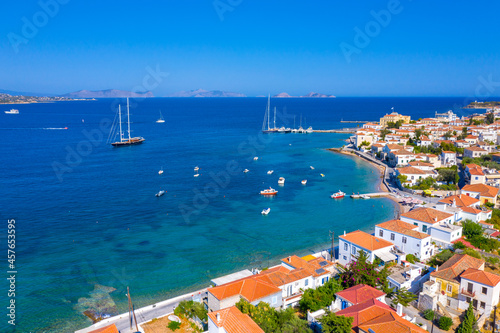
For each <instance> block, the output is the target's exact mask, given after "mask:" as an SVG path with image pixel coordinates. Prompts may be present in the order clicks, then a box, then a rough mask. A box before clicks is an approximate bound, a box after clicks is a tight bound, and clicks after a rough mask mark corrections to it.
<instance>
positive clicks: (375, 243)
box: [339, 230, 394, 251]
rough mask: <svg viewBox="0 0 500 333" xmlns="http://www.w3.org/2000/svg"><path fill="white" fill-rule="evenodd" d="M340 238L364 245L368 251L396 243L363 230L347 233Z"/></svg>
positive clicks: (360, 245) (357, 244)
mask: <svg viewBox="0 0 500 333" xmlns="http://www.w3.org/2000/svg"><path fill="white" fill-rule="evenodd" d="M339 238H341V239H343V240H346V241H348V242H350V243H351V244H355V245H356V246H359V247H362V248H363V249H366V250H368V251H375V250H378V249H383V248H384V247H389V246H393V245H394V244H392V243H391V242H389V241H386V240H384V239H379V238H377V237H375V236H372V235H370V234H367V233H366V232H364V231H361V230H356V231H353V232H350V233H348V234H347V235H342V236H340V237H339Z"/></svg>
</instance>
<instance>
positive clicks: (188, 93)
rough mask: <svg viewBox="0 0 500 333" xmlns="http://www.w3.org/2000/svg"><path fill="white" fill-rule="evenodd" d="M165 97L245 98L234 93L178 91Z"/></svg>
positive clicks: (199, 90) (202, 90) (198, 90)
mask: <svg viewBox="0 0 500 333" xmlns="http://www.w3.org/2000/svg"><path fill="white" fill-rule="evenodd" d="M166 97H246V96H245V95H243V94H240V93H235V92H227V91H221V90H211V91H209V90H204V89H197V90H189V91H179V92H176V93H174V94H172V95H168V96H166Z"/></svg>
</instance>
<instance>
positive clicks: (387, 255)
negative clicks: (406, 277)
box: [375, 252, 398, 262]
mask: <svg viewBox="0 0 500 333" xmlns="http://www.w3.org/2000/svg"><path fill="white" fill-rule="evenodd" d="M375 256H376V257H379V258H380V259H381V260H382V261H383V262H389V261H393V260H396V259H397V258H398V257H396V255H394V254H392V253H390V252H380V253H376V254H375Z"/></svg>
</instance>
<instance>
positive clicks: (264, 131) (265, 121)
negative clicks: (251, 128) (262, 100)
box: [262, 95, 278, 133]
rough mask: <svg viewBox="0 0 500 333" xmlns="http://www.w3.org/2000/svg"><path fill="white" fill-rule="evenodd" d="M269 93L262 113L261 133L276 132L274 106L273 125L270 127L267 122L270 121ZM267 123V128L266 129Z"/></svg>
mask: <svg viewBox="0 0 500 333" xmlns="http://www.w3.org/2000/svg"><path fill="white" fill-rule="evenodd" d="M270 118H271V95H269V96H268V97H267V108H266V113H265V115H264V123H263V124H262V133H276V132H278V129H277V128H276V107H275V108H274V127H273V128H270V127H269V124H270V122H271V119H270ZM266 124H267V129H266Z"/></svg>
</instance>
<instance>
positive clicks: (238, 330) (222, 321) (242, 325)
mask: <svg viewBox="0 0 500 333" xmlns="http://www.w3.org/2000/svg"><path fill="white" fill-rule="evenodd" d="M217 314H219V320H217ZM208 316H209V317H210V319H211V320H212V322H213V323H214V324H215V325H216V326H217V327H223V328H224V330H225V331H226V332H227V333H264V331H263V330H262V329H261V328H260V327H259V326H258V325H257V324H256V323H255V322H254V321H253V320H252V319H251V318H250V316H248V315H247V314H243V313H242V312H241V311H240V310H238V308H237V307H235V306H232V307H230V308H226V309H223V310H219V311H216V312H210V313H209V314H208Z"/></svg>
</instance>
